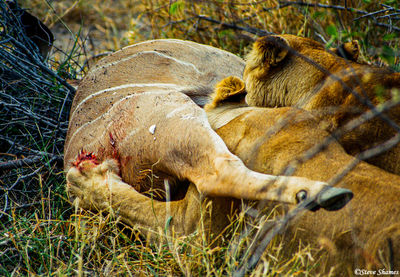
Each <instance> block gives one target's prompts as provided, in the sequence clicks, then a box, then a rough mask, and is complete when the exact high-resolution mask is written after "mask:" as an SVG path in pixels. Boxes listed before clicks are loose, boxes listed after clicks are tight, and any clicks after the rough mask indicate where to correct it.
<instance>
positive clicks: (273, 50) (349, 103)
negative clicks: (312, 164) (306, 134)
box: [243, 35, 400, 174]
mask: <svg viewBox="0 0 400 277" xmlns="http://www.w3.org/2000/svg"><path fill="white" fill-rule="evenodd" d="M243 79H244V81H245V83H246V90H247V96H246V102H247V103H248V104H249V105H250V106H259V107H284V106H294V107H298V108H302V109H305V110H308V111H313V113H314V114H315V115H316V114H317V112H318V113H319V115H320V116H321V117H323V118H324V119H325V120H326V121H327V122H328V124H329V126H328V129H329V130H330V131H333V130H335V129H337V128H338V127H339V126H343V125H344V124H346V123H347V122H349V121H350V120H351V119H354V118H356V117H358V116H359V115H361V114H362V113H363V112H365V111H367V110H370V109H372V108H373V107H378V106H379V104H381V103H382V102H384V101H387V100H392V101H394V102H396V101H398V95H399V93H400V73H394V72H393V71H391V70H390V69H387V68H381V67H375V66H371V65H366V64H360V63H357V62H353V61H349V60H346V59H344V58H341V57H339V56H338V55H335V54H334V53H332V52H329V51H327V50H325V48H324V46H323V45H322V44H320V43H318V42H316V41H314V40H312V39H308V38H303V37H298V36H294V35H272V36H266V37H262V38H259V39H258V40H257V41H256V42H255V43H254V45H253V49H252V50H251V52H250V53H249V54H248V56H247V59H246V68H245V70H244V74H243ZM399 124H400V106H399V105H396V106H394V107H392V108H391V109H390V110H389V111H386V112H385V113H383V114H382V115H379V116H376V117H375V118H373V119H372V120H369V121H367V122H365V123H363V124H361V126H359V127H357V128H355V129H354V130H352V131H350V132H346V133H345V134H344V135H343V136H342V137H341V138H340V143H341V144H342V145H343V147H344V148H345V150H346V151H347V152H348V153H349V154H352V155H355V154H358V153H360V152H362V151H365V150H367V149H370V148H372V147H375V146H377V145H380V144H382V143H384V142H385V141H387V140H389V139H391V138H392V137H394V136H395V135H396V134H397V132H399V131H400V128H399ZM368 162H370V163H372V164H374V165H377V166H379V167H381V168H383V169H385V170H387V171H389V172H392V173H396V174H400V145H399V144H397V145H396V146H395V147H393V148H392V149H390V150H389V151H387V152H385V153H383V154H381V155H379V156H376V157H374V158H371V159H369V160H368Z"/></svg>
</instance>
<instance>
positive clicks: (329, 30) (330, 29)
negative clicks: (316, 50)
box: [326, 25, 338, 38]
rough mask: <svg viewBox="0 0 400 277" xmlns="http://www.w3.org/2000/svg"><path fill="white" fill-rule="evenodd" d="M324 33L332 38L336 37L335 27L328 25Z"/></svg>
mask: <svg viewBox="0 0 400 277" xmlns="http://www.w3.org/2000/svg"><path fill="white" fill-rule="evenodd" d="M326 33H327V34H328V35H330V36H331V37H333V38H337V37H338V31H337V29H336V26H335V25H329V26H328V27H326Z"/></svg>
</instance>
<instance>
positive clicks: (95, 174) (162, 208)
mask: <svg viewBox="0 0 400 277" xmlns="http://www.w3.org/2000/svg"><path fill="white" fill-rule="evenodd" d="M117 173H118V165H117V163H116V161H115V160H106V161H104V162H102V163H100V164H98V163H97V162H96V161H95V160H94V159H89V160H84V161H82V162H79V164H76V165H75V166H73V167H71V168H70V169H69V171H68V173H67V190H68V192H69V194H70V196H72V198H75V200H74V203H75V204H76V205H78V206H79V207H81V208H84V209H91V210H97V211H105V212H111V211H113V212H116V213H118V215H119V216H121V218H122V220H123V221H124V222H126V223H128V224H130V225H131V226H140V227H141V228H142V229H144V230H147V231H155V230H158V229H162V230H164V228H165V226H166V224H167V220H168V222H169V223H168V224H169V226H170V228H171V230H173V231H174V233H177V234H189V233H192V232H193V231H194V230H195V228H196V227H197V224H198V222H199V219H200V210H201V208H200V205H201V199H200V197H199V193H198V192H197V190H196V188H195V187H193V186H191V187H190V188H189V190H188V193H187V196H186V197H185V198H184V199H183V200H180V201H173V202H168V203H166V202H159V201H156V200H153V199H151V198H148V197H146V196H144V195H142V194H140V193H138V192H137V191H136V190H135V189H134V188H133V187H132V186H130V185H128V184H127V183H125V182H123V181H122V180H121V178H120V177H119V176H118V174H117ZM169 219H170V220H169Z"/></svg>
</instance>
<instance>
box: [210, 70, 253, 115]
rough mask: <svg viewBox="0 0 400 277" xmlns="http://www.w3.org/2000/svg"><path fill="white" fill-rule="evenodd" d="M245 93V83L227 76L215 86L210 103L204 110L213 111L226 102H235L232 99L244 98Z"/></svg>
mask: <svg viewBox="0 0 400 277" xmlns="http://www.w3.org/2000/svg"><path fill="white" fill-rule="evenodd" d="M245 93H246V90H245V83H244V82H243V81H242V80H241V79H240V78H238V77H235V76H229V77H227V78H225V79H223V80H222V81H220V82H219V83H218V84H217V85H216V87H215V90H214V93H213V94H212V95H211V98H212V102H211V103H209V104H207V105H206V106H205V107H204V108H205V109H206V110H210V109H213V108H215V107H217V106H218V105H219V104H220V103H221V102H224V101H226V100H232V101H237V99H236V100H235V99H234V98H233V97H235V96H239V95H243V96H244V94H245Z"/></svg>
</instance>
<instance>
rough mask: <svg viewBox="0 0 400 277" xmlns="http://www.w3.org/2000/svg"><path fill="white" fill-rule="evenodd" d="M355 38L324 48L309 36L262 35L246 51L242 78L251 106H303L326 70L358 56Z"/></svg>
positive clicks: (324, 75) (324, 76) (342, 64)
mask: <svg viewBox="0 0 400 277" xmlns="http://www.w3.org/2000/svg"><path fill="white" fill-rule="evenodd" d="M358 54H359V46H358V43H357V42H356V41H353V42H348V43H345V44H343V45H340V46H339V47H338V48H331V49H329V50H327V49H325V47H324V45H322V44H321V43H319V42H316V41H314V40H312V39H309V38H304V37H298V36H294V35H270V36H266V37H261V38H259V39H258V40H257V41H256V42H255V43H254V45H253V49H252V50H251V52H250V53H249V54H248V55H247V58H246V68H245V70H244V75H243V79H244V81H245V83H246V90H247V92H248V95H247V97H246V102H247V103H248V104H249V105H251V106H263V107H266V106H267V107H273V106H302V105H303V103H306V102H307V101H308V100H309V97H310V96H311V95H312V92H313V91H314V90H315V89H316V88H318V87H319V86H320V85H321V82H322V81H323V80H324V78H326V77H327V73H328V72H331V71H336V70H337V68H338V67H344V66H346V64H347V63H349V62H351V61H355V60H357V58H358Z"/></svg>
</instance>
